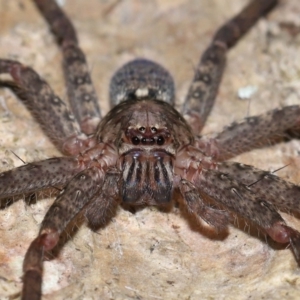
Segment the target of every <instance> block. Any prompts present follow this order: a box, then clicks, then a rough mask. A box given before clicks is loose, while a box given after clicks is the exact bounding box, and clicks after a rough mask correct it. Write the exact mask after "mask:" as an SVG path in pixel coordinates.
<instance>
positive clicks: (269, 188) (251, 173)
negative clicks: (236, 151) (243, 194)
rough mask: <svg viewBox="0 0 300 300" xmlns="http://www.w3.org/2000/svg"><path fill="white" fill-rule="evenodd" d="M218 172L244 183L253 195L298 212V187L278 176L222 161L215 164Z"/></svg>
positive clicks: (299, 208)
mask: <svg viewBox="0 0 300 300" xmlns="http://www.w3.org/2000/svg"><path fill="white" fill-rule="evenodd" d="M217 169H218V171H219V172H221V173H223V174H227V175H228V176H230V177H231V178H233V179H235V180H238V181H239V182H241V183H243V184H244V185H246V186H247V187H248V188H249V189H250V190H251V191H252V192H253V193H254V194H255V195H257V196H259V197H260V198H263V199H264V200H265V201H267V202H269V203H272V204H273V205H275V206H276V207H278V208H279V209H281V210H285V211H288V212H290V211H297V212H300V202H299V197H300V187H299V186H297V185H294V184H292V183H290V182H287V181H285V180H283V179H281V178H280V177H278V176H276V175H274V174H272V173H270V172H267V171H263V170H259V169H256V168H254V167H252V166H248V165H244V164H240V163H236V162H230V161H228V162H222V163H219V164H218V165H217Z"/></svg>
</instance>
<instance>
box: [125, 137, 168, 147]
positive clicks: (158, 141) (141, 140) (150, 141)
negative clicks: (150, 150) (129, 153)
mask: <svg viewBox="0 0 300 300" xmlns="http://www.w3.org/2000/svg"><path fill="white" fill-rule="evenodd" d="M131 142H132V144H133V145H139V144H142V145H154V144H155V143H156V144H157V145H159V146H162V145H163V144H164V143H165V139H164V137H163V136H158V137H150V138H146V137H142V138H138V137H137V136H134V137H133V138H131Z"/></svg>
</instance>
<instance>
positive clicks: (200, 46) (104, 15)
mask: <svg viewBox="0 0 300 300" xmlns="http://www.w3.org/2000/svg"><path fill="white" fill-rule="evenodd" d="M65 2H66V4H65V10H66V11H67V12H68V14H69V16H70V18H71V19H72V20H73V22H74V24H75V26H76V28H77V29H78V32H79V38H80V42H81V45H82V47H83V49H84V51H85V52H86V54H87V57H88V61H89V64H90V66H91V71H92V76H93V79H94V81H95V85H96V88H97V90H98V93H99V95H100V98H101V107H102V108H103V111H104V112H107V110H108V99H107V95H108V83H109V79H110V78H111V76H112V74H113V72H114V71H115V70H116V69H117V68H118V67H119V66H120V65H121V64H123V63H124V62H127V61H128V60H129V59H131V58H134V57H147V58H150V59H154V60H156V61H158V62H160V63H162V64H163V65H164V66H165V67H167V68H168V69H169V70H170V71H171V73H172V74H173V75H174V77H175V80H176V84H177V92H178V93H177V95H178V100H179V101H183V98H184V94H185V92H186V90H187V87H188V85H189V83H190V80H191V78H192V74H193V66H194V65H195V64H196V63H197V61H198V58H199V54H200V53H201V52H202V51H203V50H204V48H205V47H206V46H207V45H208V43H209V41H210V38H211V36H212V34H213V33H214V31H215V29H216V28H217V26H219V25H220V24H222V22H224V21H225V20H227V19H228V18H229V17H231V16H232V15H233V14H234V13H235V12H237V11H239V9H240V8H241V7H242V6H243V5H244V4H245V3H246V2H247V1H245V0H231V1H224V0H201V1H200V0H190V1H189V0H186V1H184V0H175V1H174V0H172V1H171V0H160V1H154V0H149V1H138V0H131V1H129V0H124V1H118V0H114V1H113V0H110V1H98V0H89V1H84V0H73V1H70V0H67V1H65ZM299 15H300V2H299V1H295V0H294V1H287V0H286V1H284V0H283V1H282V2H281V4H280V6H279V7H278V8H277V9H276V10H275V11H273V12H272V13H271V14H270V15H269V17H268V19H267V20H262V21H260V22H259V24H258V25H257V26H256V27H255V28H254V29H253V30H252V31H251V32H250V33H249V34H248V35H247V36H246V37H245V38H244V39H243V41H242V42H240V43H239V44H238V45H237V47H236V48H235V49H234V50H232V51H231V52H230V54H229V62H228V66H227V70H226V73H225V77H224V80H223V83H222V86H221V88H220V92H219V96H218V99H217V102H216V105H215V108H214V110H213V112H212V114H211V117H210V118H209V120H208V124H207V126H206V128H205V133H211V132H215V131H218V130H220V129H221V128H222V127H223V126H224V125H226V124H229V123H230V122H232V121H233V120H239V119H242V118H243V117H245V116H247V115H255V114H258V113H262V112H264V111H267V110H269V109H272V108H275V107H278V106H279V107H280V106H284V105H288V104H294V103H297V104H300V103H299V102H300V101H299V96H300V81H299V74H300V60H299V49H300V47H299V46H300V45H299V44H300V34H299V32H300V18H299ZM0 20H1V26H0V56H1V57H4V58H13V59H18V60H20V61H21V62H23V63H26V64H28V65H30V66H32V67H34V68H35V69H36V70H37V71H38V72H39V73H40V74H41V75H43V77H45V78H46V79H47V80H48V81H49V82H50V84H51V85H52V87H53V88H54V89H55V90H56V91H57V92H58V93H59V94H60V95H62V96H63V97H64V98H65V94H66V92H65V89H64V83H63V80H62V72H61V69H60V60H61V56H60V52H59V50H58V48H57V46H56V44H55V42H54V39H53V37H52V36H51V34H50V33H49V31H48V28H47V26H46V25H45V23H44V21H43V19H42V18H41V17H40V16H39V14H38V12H37V11H36V9H35V8H34V6H33V5H32V3H31V1H28V0H18V1H7V0H0ZM247 86H254V87H256V89H257V91H256V92H255V94H253V95H252V96H251V98H250V101H248V100H240V99H239V98H238V97H237V93H238V91H239V90H240V89H241V88H244V87H247ZM0 93H1V94H0V100H1V102H0V104H1V106H0V170H1V171H4V170H7V169H10V168H12V167H15V166H18V165H21V164H22V162H21V161H20V160H19V159H17V158H16V157H15V156H14V155H13V154H12V153H11V151H13V152H15V153H16V154H17V155H19V156H20V157H21V158H22V159H23V160H24V161H26V162H29V161H33V160H41V159H44V158H47V157H52V156H58V155H59V153H58V151H57V150H56V149H55V148H54V146H53V145H52V144H51V143H50V142H49V141H48V140H47V138H46V137H45V135H44V134H43V132H42V131H41V130H40V129H39V127H38V125H37V124H36V123H35V122H34V121H33V120H32V118H31V116H30V115H29V113H28V112H27V111H26V110H25V108H24V107H23V105H22V103H20V102H19V101H18V100H16V98H15V97H14V96H13V95H12V94H11V93H10V92H9V91H7V90H1V91H0ZM299 150H300V144H299V141H292V142H289V143H287V144H280V145H277V146H275V147H272V148H268V149H262V150H257V151H252V152H251V153H246V154H244V155H241V156H239V157H238V158H236V160H238V161H240V162H244V163H248V164H253V165H254V166H256V167H260V168H262V169H267V170H276V169H277V168H280V167H282V166H284V165H288V166H287V167H286V168H285V169H283V170H281V171H280V172H278V175H280V176H282V177H284V178H286V179H288V180H290V181H292V182H295V183H299V182H300V176H299V172H298V169H299V167H300V159H299V154H298V153H299ZM48 196H49V195H48V194H44V196H40V197H39V198H40V199H42V198H43V199H44V198H47V197H48ZM17 199H20V201H16V202H15V203H14V204H13V205H11V206H10V207H9V208H7V209H6V210H2V211H0V231H1V233H0V239H1V242H0V299H8V297H9V296H10V297H11V298H10V299H12V298H13V297H12V296H13V295H15V298H16V299H18V293H19V291H20V288H21V275H22V272H21V268H22V259H23V257H24V254H25V251H26V248H27V247H28V245H29V243H30V241H31V240H32V239H33V238H34V236H35V235H36V234H37V232H38V228H39V224H40V222H41V220H42V218H43V216H44V215H45V212H46V210H47V208H48V207H49V205H50V204H51V202H52V201H53V200H52V199H46V200H41V201H38V203H37V204H36V205H32V206H26V205H25V202H24V201H23V200H22V199H23V197H18V198H17ZM17 199H16V200H17ZM285 217H286V220H287V221H288V223H289V224H291V225H292V226H295V227H296V228H298V229H300V222H299V220H297V219H294V218H292V217H289V216H286V215H285ZM236 223H238V222H236ZM239 224H240V229H238V224H235V226H231V227H230V228H229V231H228V235H227V236H222V237H219V238H212V239H211V238H209V237H208V236H207V235H205V231H204V230H203V229H201V228H200V227H199V226H197V225H195V224H192V223H191V222H188V221H187V219H186V218H184V216H183V215H182V214H180V212H179V211H178V210H177V209H174V211H172V212H170V213H168V214H167V213H163V212H159V211H157V210H156V209H154V208H148V209H144V210H142V211H139V212H137V213H136V214H131V213H130V212H127V211H124V210H121V209H120V211H119V213H118V215H117V216H116V218H115V219H114V220H113V221H112V222H111V223H110V224H109V225H108V226H107V227H106V228H104V229H102V230H99V231H98V232H96V233H94V232H92V231H91V230H90V229H88V228H87V227H86V226H85V225H83V226H81V227H80V228H79V230H78V232H77V233H76V234H74V235H73V237H72V238H71V239H70V240H69V242H68V243H67V244H66V245H65V247H64V248H63V249H62V251H61V252H60V253H59V256H58V257H57V258H56V259H54V260H51V261H49V262H46V263H45V273H44V297H43V299H99V298H101V299H190V300H192V299H200V298H201V299H298V298H299V297H300V279H299V275H300V269H299V268H297V265H296V263H295V261H294V258H293V256H292V253H291V252H290V250H288V249H284V248H283V247H279V246H278V245H275V244H274V243H271V242H270V240H267V242H266V241H265V237H264V236H263V235H262V234H261V235H260V237H258V234H257V231H256V230H255V228H253V230H251V234H248V231H249V230H248V227H246V232H244V231H243V229H244V225H241V223H239ZM74 229H75V228H74ZM270 244H271V245H270ZM13 299H14V298H13Z"/></svg>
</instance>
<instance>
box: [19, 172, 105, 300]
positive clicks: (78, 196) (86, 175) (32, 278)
mask: <svg viewBox="0 0 300 300" xmlns="http://www.w3.org/2000/svg"><path fill="white" fill-rule="evenodd" d="M103 177H104V176H103V172H102V171H101V170H100V169H98V168H96V167H92V168H90V169H86V170H84V171H82V172H80V173H79V174H77V175H76V176H75V177H74V178H73V179H72V181H71V182H70V183H69V184H68V185H67V186H66V188H65V189H64V191H63V192H62V193H61V194H60V195H59V196H58V198H57V199H56V200H55V202H54V203H53V204H52V206H51V207H50V209H49V210H48V212H47V214H46V216H45V218H44V220H43V222H42V226H41V229H40V233H39V235H38V237H37V238H36V239H35V240H34V241H33V242H32V243H31V245H30V247H29V249H28V251H27V253H26V256H25V259H24V264H23V271H24V276H23V292H22V300H39V299H41V293H42V292H41V283H42V272H43V257H44V252H45V251H50V250H52V249H53V248H54V247H55V246H56V245H57V243H58V241H59V236H60V234H61V233H62V232H63V231H64V230H65V228H66V227H67V225H68V224H69V223H70V222H71V221H72V220H73V219H74V218H75V217H76V216H77V214H78V213H80V212H81V211H82V209H83V208H84V206H85V205H87V204H88V203H89V201H91V199H92V198H93V196H94V195H95V194H96V193H98V191H99V189H100V188H101V184H102V182H103Z"/></svg>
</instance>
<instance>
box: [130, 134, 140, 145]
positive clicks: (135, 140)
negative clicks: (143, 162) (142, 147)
mask: <svg viewBox="0 0 300 300" xmlns="http://www.w3.org/2000/svg"><path fill="white" fill-rule="evenodd" d="M131 142H132V144H133V145H138V144H139V143H140V139H139V138H138V137H137V136H134V137H133V138H132V139H131Z"/></svg>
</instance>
